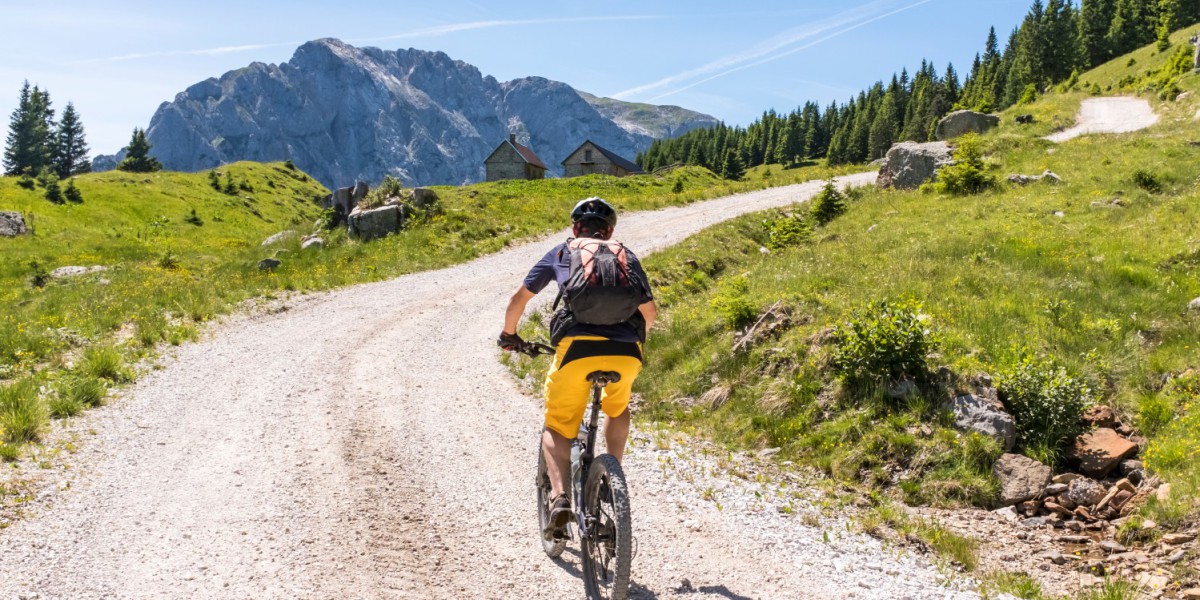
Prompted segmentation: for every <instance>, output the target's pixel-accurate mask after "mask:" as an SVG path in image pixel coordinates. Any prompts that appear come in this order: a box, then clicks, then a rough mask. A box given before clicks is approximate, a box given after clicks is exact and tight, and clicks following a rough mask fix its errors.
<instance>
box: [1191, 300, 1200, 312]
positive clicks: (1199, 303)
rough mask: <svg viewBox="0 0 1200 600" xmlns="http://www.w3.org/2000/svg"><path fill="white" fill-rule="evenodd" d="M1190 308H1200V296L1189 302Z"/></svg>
mask: <svg viewBox="0 0 1200 600" xmlns="http://www.w3.org/2000/svg"><path fill="white" fill-rule="evenodd" d="M1188 310H1200V298H1196V299H1194V300H1192V301H1191V302H1188Z"/></svg>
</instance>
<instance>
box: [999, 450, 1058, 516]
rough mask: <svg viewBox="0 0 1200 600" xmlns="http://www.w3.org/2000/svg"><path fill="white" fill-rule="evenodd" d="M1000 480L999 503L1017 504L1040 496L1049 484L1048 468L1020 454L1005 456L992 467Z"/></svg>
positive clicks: (1050, 472) (1049, 472)
mask: <svg viewBox="0 0 1200 600" xmlns="http://www.w3.org/2000/svg"><path fill="white" fill-rule="evenodd" d="M992 473H993V474H994V475H995V476H996V479H998V480H1000V502H1001V503H1002V504H1005V505H1012V504H1019V503H1021V502H1025V501H1027V500H1032V499H1034V498H1037V497H1039V496H1041V495H1042V490H1045V489H1046V486H1047V485H1048V484H1049V483H1050V475H1051V474H1052V471H1051V470H1050V467H1048V466H1046V465H1043V464H1042V463H1040V462H1038V461H1036V460H1034V459H1032V458H1029V457H1028V456H1022V455H1020V454H1005V455H1002V456H1001V457H1000V459H999V460H997V461H996V464H995V465H993V466H992Z"/></svg>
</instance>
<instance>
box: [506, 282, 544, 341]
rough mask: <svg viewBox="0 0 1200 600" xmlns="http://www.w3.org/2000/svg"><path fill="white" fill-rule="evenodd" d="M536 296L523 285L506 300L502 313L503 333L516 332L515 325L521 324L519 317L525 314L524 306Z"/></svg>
mask: <svg viewBox="0 0 1200 600" xmlns="http://www.w3.org/2000/svg"><path fill="white" fill-rule="evenodd" d="M536 295H537V294H534V293H533V292H531V291H529V289H528V288H526V287H525V286H524V285H522V286H521V287H519V288H517V291H516V292H514V293H513V295H512V297H511V298H509V299H508V308H507V309H505V311H504V333H510V334H511V333H516V332H517V325H519V324H520V323H521V315H523V314H525V306H526V305H527V304H529V301H530V300H532V299H533V297H534V296H536Z"/></svg>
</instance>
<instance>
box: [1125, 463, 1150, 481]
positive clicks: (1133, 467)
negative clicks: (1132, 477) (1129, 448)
mask: <svg viewBox="0 0 1200 600" xmlns="http://www.w3.org/2000/svg"><path fill="white" fill-rule="evenodd" d="M1144 468H1145V465H1143V464H1142V461H1140V460H1133V459H1130V460H1123V461H1121V474H1122V475H1126V476H1128V475H1129V474H1130V473H1135V472H1137V471H1141V470H1143V469H1144ZM1134 483H1137V482H1136V481H1135V482H1134Z"/></svg>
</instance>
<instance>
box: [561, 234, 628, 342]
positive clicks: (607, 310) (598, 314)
mask: <svg viewBox="0 0 1200 600" xmlns="http://www.w3.org/2000/svg"><path fill="white" fill-rule="evenodd" d="M565 251H566V252H570V253H571V271H570V276H569V277H568V278H567V282H566V283H565V284H564V285H563V286H562V288H560V289H559V292H558V293H559V298H560V299H562V300H565V301H566V307H567V310H569V311H570V312H571V314H572V316H573V317H574V320H575V321H576V322H578V323H587V324H589V325H617V324H619V323H625V322H627V321H629V319H630V318H632V317H633V316H634V315H635V314H637V312H638V307H639V306H641V305H642V299H643V298H645V284H644V283H643V282H642V281H641V279H640V278H639V277H638V276H637V275H636V274H635V273H633V271H631V270H630V268H629V253H628V252H627V251H626V250H625V246H623V245H622V244H621V243H620V242H614V241H608V240H598V239H593V238H576V239H573V240H570V241H569V242H567V247H566V249H565ZM555 306H558V302H557V301H556V302H555Z"/></svg>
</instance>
